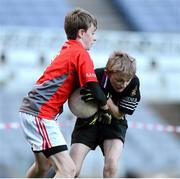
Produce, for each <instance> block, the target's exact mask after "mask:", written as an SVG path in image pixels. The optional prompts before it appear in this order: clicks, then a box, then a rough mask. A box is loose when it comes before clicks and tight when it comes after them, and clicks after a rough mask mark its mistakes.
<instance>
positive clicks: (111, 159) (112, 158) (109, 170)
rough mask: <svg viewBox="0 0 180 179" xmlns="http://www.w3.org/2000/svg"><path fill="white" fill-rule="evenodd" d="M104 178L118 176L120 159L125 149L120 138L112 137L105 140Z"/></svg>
mask: <svg viewBox="0 0 180 179" xmlns="http://www.w3.org/2000/svg"><path fill="white" fill-rule="evenodd" d="M103 146H104V155H105V162H104V169H103V177H104V178H114V177H117V176H116V175H117V168H118V160H119V157H120V156H121V153H122V150H123V143H122V141H121V140H120V139H110V140H105V141H104V144H103Z"/></svg>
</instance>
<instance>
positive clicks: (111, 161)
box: [70, 51, 140, 178]
mask: <svg viewBox="0 0 180 179" xmlns="http://www.w3.org/2000/svg"><path fill="white" fill-rule="evenodd" d="M95 72H96V76H97V78H98V81H99V83H100V85H101V88H102V90H103V91H104V93H105V94H106V95H107V96H109V99H108V101H107V103H108V106H109V108H110V111H111V114H112V121H111V123H110V124H109V125H107V124H102V123H100V122H99V121H97V119H98V118H99V112H97V113H96V114H95V115H93V116H92V117H90V118H88V119H86V120H85V119H81V118H77V120H76V124H75V127H74V130H73V133H72V138H71V141H72V146H71V150H70V155H71V157H72V159H73V161H74V163H75V165H76V169H77V173H76V176H77V177H78V176H79V173H80V170H81V166H82V163H83V161H84V159H85V157H86V155H87V154H88V153H89V151H90V150H95V148H96V147H97V146H100V148H101V150H102V152H103V155H104V169H103V177H105V178H114V177H117V169H118V161H119V158H120V156H121V153H122V150H123V144H124V141H125V136H126V130H127V128H128V122H127V120H126V114H128V115H132V114H133V112H134V111H135V109H136V107H137V105H138V103H139V101H140V90H139V86H140V82H139V78H138V77H137V76H136V61H135V59H134V58H132V57H130V56H129V55H128V54H127V53H125V52H122V51H115V52H113V53H112V55H111V56H110V57H109V59H108V62H107V64H106V67H105V68H98V69H96V70H95ZM81 94H82V95H83V97H82V99H84V100H85V101H90V100H95V99H94V96H93V95H92V94H91V92H90V91H89V90H88V88H84V90H81ZM100 117H101V115H100Z"/></svg>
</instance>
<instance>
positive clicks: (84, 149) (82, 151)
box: [70, 143, 91, 177]
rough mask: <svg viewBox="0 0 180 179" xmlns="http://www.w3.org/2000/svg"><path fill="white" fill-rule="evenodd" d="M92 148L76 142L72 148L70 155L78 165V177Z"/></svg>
mask: <svg viewBox="0 0 180 179" xmlns="http://www.w3.org/2000/svg"><path fill="white" fill-rule="evenodd" d="M90 150H91V149H90V148H89V147H88V146H86V145H84V144H81V143H74V144H72V146H71V149H70V156H71V158H72V159H73V161H74V163H75V165H76V175H75V176H76V177H78V176H79V174H80V170H81V167H82V164H83V161H84V159H85V157H86V155H87V154H88V152H89V151H90Z"/></svg>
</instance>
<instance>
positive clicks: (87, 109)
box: [68, 88, 98, 118]
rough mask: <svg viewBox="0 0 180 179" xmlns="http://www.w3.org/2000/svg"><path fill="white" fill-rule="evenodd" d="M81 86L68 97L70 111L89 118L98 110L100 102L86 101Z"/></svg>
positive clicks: (77, 115) (80, 116)
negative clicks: (83, 98) (81, 93)
mask: <svg viewBox="0 0 180 179" xmlns="http://www.w3.org/2000/svg"><path fill="white" fill-rule="evenodd" d="M81 96H82V95H80V88H78V89H76V90H75V91H74V92H73V93H72V94H71V96H70V97H69V99H68V107H69V109H70V111H71V112H72V113H73V114H74V115H75V116H76V117H79V118H88V117H90V116H92V115H93V114H95V113H96V112H97V110H98V104H96V103H94V102H84V101H83V100H82V99H81Z"/></svg>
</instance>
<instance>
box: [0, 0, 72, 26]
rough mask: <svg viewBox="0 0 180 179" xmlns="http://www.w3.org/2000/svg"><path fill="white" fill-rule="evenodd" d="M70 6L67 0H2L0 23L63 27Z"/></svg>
mask: <svg viewBox="0 0 180 179" xmlns="http://www.w3.org/2000/svg"><path fill="white" fill-rule="evenodd" d="M68 8H69V6H68V3H67V1H66V0H61V1H57V0H51V1H49V0H38V1H37V0H31V1H28V0H18V1H14V0H1V2H0V25H3V26H30V27H63V23H64V16H65V15H66V12H67V11H68Z"/></svg>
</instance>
